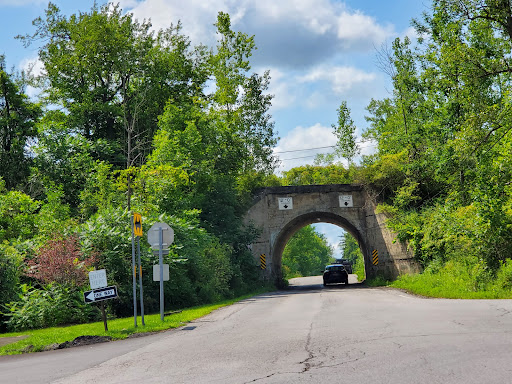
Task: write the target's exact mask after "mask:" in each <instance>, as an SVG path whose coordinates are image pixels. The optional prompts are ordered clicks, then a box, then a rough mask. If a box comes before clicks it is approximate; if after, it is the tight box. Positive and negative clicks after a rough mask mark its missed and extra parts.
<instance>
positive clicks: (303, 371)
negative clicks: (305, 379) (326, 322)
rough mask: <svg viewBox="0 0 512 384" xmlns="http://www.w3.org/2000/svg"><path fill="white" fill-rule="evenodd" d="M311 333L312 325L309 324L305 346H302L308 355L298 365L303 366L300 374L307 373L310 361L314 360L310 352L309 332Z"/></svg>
mask: <svg viewBox="0 0 512 384" xmlns="http://www.w3.org/2000/svg"><path fill="white" fill-rule="evenodd" d="M312 331H313V323H311V324H310V325H309V332H308V336H307V338H306V345H305V346H304V349H305V350H306V352H307V354H308V357H307V358H306V360H303V361H301V362H300V363H299V364H304V368H303V369H302V372H301V373H305V372H308V371H309V370H310V369H311V367H312V364H311V363H310V361H311V360H313V359H314V358H315V355H314V354H313V351H311V346H310V345H311V332H312Z"/></svg>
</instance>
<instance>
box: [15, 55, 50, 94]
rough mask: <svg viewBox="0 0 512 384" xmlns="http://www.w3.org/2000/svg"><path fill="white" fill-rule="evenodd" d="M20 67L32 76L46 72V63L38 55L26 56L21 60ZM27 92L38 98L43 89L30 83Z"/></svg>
mask: <svg viewBox="0 0 512 384" xmlns="http://www.w3.org/2000/svg"><path fill="white" fill-rule="evenodd" d="M19 68H20V69H21V70H22V71H25V72H26V73H28V74H30V75H32V76H41V75H43V74H44V73H45V69H44V64H43V62H42V61H41V60H39V58H37V57H32V58H25V59H23V60H21V62H20V64H19ZM25 93H26V94H27V96H28V97H29V98H31V99H32V100H36V99H37V98H38V96H39V95H40V94H41V89H39V88H34V87H32V86H30V85H29V86H27V89H26V90H25Z"/></svg>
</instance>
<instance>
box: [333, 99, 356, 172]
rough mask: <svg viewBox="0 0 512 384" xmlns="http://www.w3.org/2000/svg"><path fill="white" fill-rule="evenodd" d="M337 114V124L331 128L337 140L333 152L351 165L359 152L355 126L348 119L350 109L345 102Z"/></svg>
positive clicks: (350, 119) (349, 118)
mask: <svg viewBox="0 0 512 384" xmlns="http://www.w3.org/2000/svg"><path fill="white" fill-rule="evenodd" d="M337 112H338V124H337V125H333V126H332V128H333V130H334V135H335V136H336V138H337V139H338V142H337V143H336V148H335V152H336V154H337V155H338V156H340V157H344V158H346V159H347V160H348V162H349V163H352V160H353V159H354V157H355V156H356V155H358V154H359V152H360V151H359V148H358V146H357V143H356V126H355V125H354V121H353V120H352V118H351V117H350V109H349V108H348V107H347V102H346V101H343V102H342V103H341V105H340V106H339V108H338V110H337Z"/></svg>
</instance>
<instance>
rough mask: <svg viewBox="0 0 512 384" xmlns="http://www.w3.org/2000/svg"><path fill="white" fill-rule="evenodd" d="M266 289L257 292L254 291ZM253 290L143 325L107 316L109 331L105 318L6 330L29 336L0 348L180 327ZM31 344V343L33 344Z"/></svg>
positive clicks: (8, 351)
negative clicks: (91, 321) (14, 330)
mask: <svg viewBox="0 0 512 384" xmlns="http://www.w3.org/2000/svg"><path fill="white" fill-rule="evenodd" d="M259 293H263V291H262V292H258V293H255V294H259ZM255 294H250V295H246V296H242V297H238V298H236V299H232V300H226V301H222V302H220V303H217V304H210V305H203V306H198V307H192V308H187V309H184V310H183V311H182V312H180V313H175V314H172V315H169V316H165V317H164V321H163V322H162V321H161V320H160V313H158V314H152V315H145V316H144V320H145V326H142V325H141V318H140V316H139V317H138V319H137V323H138V327H137V328H135V327H134V321H133V316H132V317H127V318H123V319H112V320H108V332H105V329H104V325H103V321H101V322H97V323H89V324H80V325H72V326H65V327H55V328H46V329H37V330H28V331H24V332H13V333H3V334H1V335H0V339H1V338H4V337H16V336H28V337H26V338H25V339H22V340H19V341H17V342H14V343H11V344H7V345H4V346H3V347H1V348H0V355H14V354H20V353H24V352H38V351H42V350H44V348H45V347H46V346H49V345H52V344H56V343H64V342H66V341H72V340H74V339H75V338H77V337H79V336H110V337H112V338H113V339H124V338H126V337H128V336H129V335H131V334H133V333H145V332H155V331H162V330H166V329H170V328H177V327H181V326H183V325H185V324H187V323H188V322H190V321H192V320H195V319H197V318H200V317H202V316H205V315H207V314H209V313H211V312H212V311H214V310H215V309H218V308H221V307H225V306H228V305H231V304H234V303H236V302H238V301H241V300H244V299H247V298H249V297H252V296H254V295H255ZM30 346H32V347H30Z"/></svg>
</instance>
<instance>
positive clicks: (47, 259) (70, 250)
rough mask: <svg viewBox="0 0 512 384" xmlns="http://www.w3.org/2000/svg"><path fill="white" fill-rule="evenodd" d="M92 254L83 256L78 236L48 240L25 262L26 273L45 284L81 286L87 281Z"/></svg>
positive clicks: (92, 259) (92, 258)
mask: <svg viewBox="0 0 512 384" xmlns="http://www.w3.org/2000/svg"><path fill="white" fill-rule="evenodd" d="M93 263H94V255H91V256H89V257H84V256H83V255H82V252H81V250H80V245H79V243H78V236H77V235H72V236H69V237H67V238H55V239H51V240H48V241H47V242H46V243H45V244H44V245H43V246H42V247H41V248H40V249H38V250H37V252H36V257H35V258H34V259H32V260H29V261H28V262H27V266H28V267H29V269H28V271H27V275H28V276H31V277H33V278H35V279H37V280H39V281H41V282H43V283H45V284H49V283H54V282H55V283H57V284H61V285H65V286H68V287H81V286H83V285H84V284H85V283H86V282H87V281H88V269H89V268H90V267H91V266H92V264H93Z"/></svg>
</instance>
